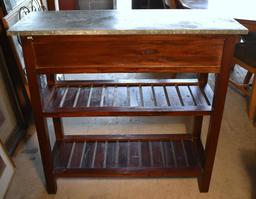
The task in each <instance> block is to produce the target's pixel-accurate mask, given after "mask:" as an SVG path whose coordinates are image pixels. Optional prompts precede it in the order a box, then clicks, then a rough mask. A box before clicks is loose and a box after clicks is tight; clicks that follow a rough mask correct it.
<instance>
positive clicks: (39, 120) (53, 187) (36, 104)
mask: <svg viewBox="0 0 256 199" xmlns="http://www.w3.org/2000/svg"><path fill="white" fill-rule="evenodd" d="M31 41H32V39H31V38H30V37H26V38H25V37H22V43H23V52H24V58H25V64H26V69H27V74H28V82H29V90H30V94H31V105H32V110H33V114H34V118H35V124H36V131H37V137H38V142H39V147H40V153H41V158H42V162H43V168H44V175H45V180H46V187H47V191H48V193H49V194H54V193H56V191H57V183H56V177H55V175H54V173H53V172H54V166H53V155H52V150H51V144H50V139H49V133H48V125H47V119H46V118H45V117H43V112H42V110H43V109H42V102H41V96H40V78H39V75H37V74H36V71H35V69H34V66H35V63H34V62H35V59H34V57H35V56H34V54H33V52H32V51H31V49H32V48H33V47H32V43H31Z"/></svg>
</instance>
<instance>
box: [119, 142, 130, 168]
mask: <svg viewBox="0 0 256 199" xmlns="http://www.w3.org/2000/svg"><path fill="white" fill-rule="evenodd" d="M127 145H128V142H119V153H118V155H119V156H118V165H119V167H127V162H128V161H127V160H128V157H127V154H128V153H127V152H128V150H127V149H128V147H127Z"/></svg>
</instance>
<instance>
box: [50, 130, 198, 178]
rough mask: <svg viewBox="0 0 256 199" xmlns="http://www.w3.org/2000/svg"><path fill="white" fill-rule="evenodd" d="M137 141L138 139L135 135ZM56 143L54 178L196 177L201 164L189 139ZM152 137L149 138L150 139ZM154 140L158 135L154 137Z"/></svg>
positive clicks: (126, 139) (127, 139)
mask: <svg viewBox="0 0 256 199" xmlns="http://www.w3.org/2000/svg"><path fill="white" fill-rule="evenodd" d="M137 137H138V138H139V136H137ZM134 138H136V136H133V139H129V136H128V137H127V135H126V136H125V139H120V140H119V139H117V140H114V139H112V140H111V139H110V140H109V139H106V140H104V136H103V138H102V139H99V140H94V141H93V140H88V141H81V140H80V141H70V140H69V141H59V142H56V144H55V147H54V152H53V154H54V167H55V174H56V175H57V176H67V177H68V176H76V175H77V176H142V177H143V176H152V177H157V176H198V175H199V174H200V171H201V168H200V161H199V158H198V157H199V156H198V153H197V147H196V144H195V143H194V142H193V140H192V138H189V139H188V138H185V137H184V138H182V139H177V138H178V136H176V139H166V138H162V139H161V136H159V139H153V140H152V139H151V140H146V139H147V136H144V139H142V140H136V139H134ZM149 138H152V135H151V136H149ZM155 138H157V135H156V136H155Z"/></svg>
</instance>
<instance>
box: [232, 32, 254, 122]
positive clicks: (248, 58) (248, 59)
mask: <svg viewBox="0 0 256 199" xmlns="http://www.w3.org/2000/svg"><path fill="white" fill-rule="evenodd" d="M233 61H234V65H235V64H238V65H239V66H241V67H243V68H244V69H246V70H247V74H246V75H245V78H244V81H243V83H237V82H235V81H234V80H230V83H231V84H232V85H233V86H234V87H236V88H237V89H239V90H240V91H241V92H242V94H244V95H245V96H250V102H249V108H248V116H249V118H250V119H253V118H254V117H256V32H250V33H249V34H248V35H246V36H244V37H243V38H242V42H240V43H238V44H237V45H236V47H235V53H234V58H233ZM252 77H253V82H252V89H250V84H249V83H250V80H251V78H252Z"/></svg>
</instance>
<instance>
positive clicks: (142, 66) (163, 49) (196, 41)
mask: <svg viewBox="0 0 256 199" xmlns="http://www.w3.org/2000/svg"><path fill="white" fill-rule="evenodd" d="M224 40H225V38H223V37H221V36H198V35H195V36H193V35H190V36H183V35H157V36H155V35H154V36H151V35H109V36H106V35H99V36H86V37H85V36H83V37H82V36H50V37H49V36H47V37H44V36H41V37H34V38H33V40H31V42H32V44H33V49H34V57H35V59H36V60H35V64H36V66H35V67H36V69H38V70H39V71H40V72H46V73H51V72H61V73H68V72H72V73H73V72H74V73H75V72H177V70H179V72H219V69H220V65H221V58H222V51H223V45H224Z"/></svg>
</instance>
